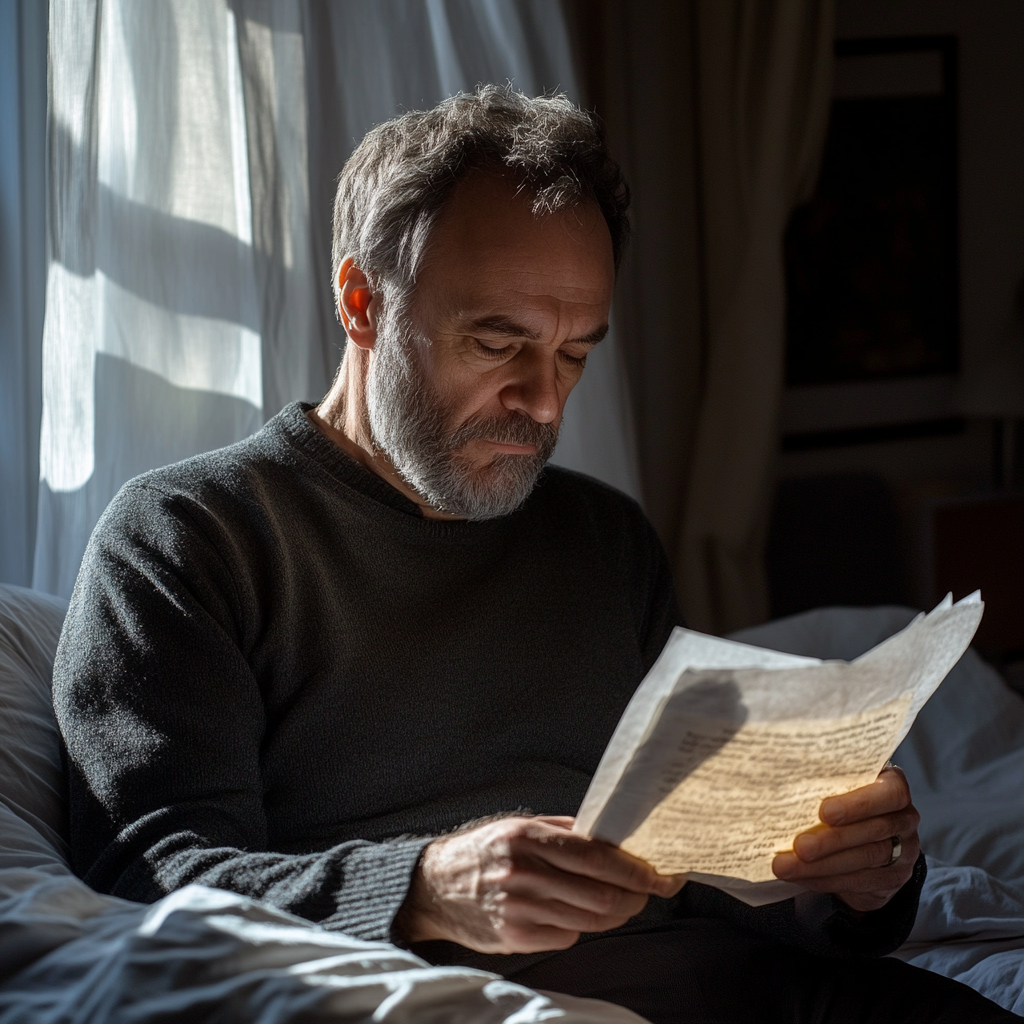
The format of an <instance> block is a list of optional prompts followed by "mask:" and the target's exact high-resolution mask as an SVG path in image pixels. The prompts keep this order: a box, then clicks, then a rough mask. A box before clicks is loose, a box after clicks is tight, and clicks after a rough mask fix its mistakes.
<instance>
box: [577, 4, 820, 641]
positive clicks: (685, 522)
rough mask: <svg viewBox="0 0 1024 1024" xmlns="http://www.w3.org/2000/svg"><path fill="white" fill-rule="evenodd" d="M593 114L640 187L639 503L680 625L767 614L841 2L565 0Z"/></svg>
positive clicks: (635, 250)
mask: <svg viewBox="0 0 1024 1024" xmlns="http://www.w3.org/2000/svg"><path fill="white" fill-rule="evenodd" d="M567 4H568V9H569V11H570V12H571V15H572V18H573V23H574V37H575V39H576V41H577V45H578V53H579V60H580V65H581V68H582V69H583V75H584V80H585V84H586V87H587V95H588V102H590V103H592V104H593V105H594V106H595V107H596V109H597V110H598V112H599V113H600V114H601V116H602V117H603V118H604V120H605V123H606V126H607V131H608V138H609V143H610V148H611V150H612V152H613V154H614V155H615V156H616V157H617V158H618V159H620V160H621V161H622V163H623V164H624V166H625V167H626V170H627V174H628V177H629V181H630V184H631V186H632V190H633V208H632V219H633V225H634V233H633V238H632V241H631V243H630V249H629V252H628V253H627V257H626V260H625V263H624V265H623V268H622V271H621V273H620V275H619V281H618V285H617V290H616V298H615V302H616V307H617V309H618V312H619V326H620V328H621V331H622V337H623V346H624V349H625V352H626V356H627V360H628V363H629V368H630V371H631V385H632V389H633V395H634V399H635V407H636V409H637V412H638V415H637V427H638V442H637V444H638V450H639V455H640V465H641V469H642V473H643V486H644V492H645V497H646V505H647V509H648V512H649V514H650V517H651V519H652V521H653V523H654V526H655V528H656V529H657V531H658V534H659V535H660V537H661V539H662V541H663V542H664V544H665V547H666V549H667V550H668V552H669V555H670V557H671V558H672V560H673V563H674V569H675V578H676V585H677V590H678V592H679V596H680V601H681V604H682V606H683V612H684V614H685V616H686V618H687V620H688V622H689V623H690V625H692V626H693V627H694V628H697V629H702V630H706V631H708V632H713V633H724V632H728V631H729V630H731V629H735V628H739V627H741V626H744V625H750V624H752V623H755V622H760V621H763V619H764V618H765V617H766V616H767V612H768V607H767V600H766V587H765V578H764V569H763V546H764V535H765V532H766V523H767V518H768V511H769V502H770V500H771V496H772V495H771V491H772V483H773V476H774V470H775V458H776V450H777V443H778V426H777V419H778V408H779V402H780V398H781V392H782V386H783V367H784V326H785V325H784V317H785V310H784V287H783V234H784V231H785V226H786V223H787V220H788V218H789V214H790V212H791V210H792V209H793V207H794V206H795V205H797V204H798V203H799V202H800V201H801V200H802V199H803V198H804V197H805V196H806V195H807V193H808V192H809V191H810V189H811V188H812V186H813V184H814V179H815V178H816V175H817V168H818V162H819V158H820V151H821V149H822V146H823V143H824V136H825V131H826V128H827V122H828V114H829V105H830V99H831V96H830V92H831V88H830V87H831V66H832V45H833V21H834V0H678V2H677V3H672V4H665V3H660V2H658V0H636V2H634V3H631V4H629V5H625V4H621V3H618V2H617V0H567Z"/></svg>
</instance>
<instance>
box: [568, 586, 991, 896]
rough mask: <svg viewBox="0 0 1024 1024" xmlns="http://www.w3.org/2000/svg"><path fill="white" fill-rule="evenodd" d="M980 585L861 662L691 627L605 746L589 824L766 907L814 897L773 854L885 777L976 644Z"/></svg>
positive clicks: (586, 830)
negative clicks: (779, 873)
mask: <svg viewBox="0 0 1024 1024" xmlns="http://www.w3.org/2000/svg"><path fill="white" fill-rule="evenodd" d="M983 609H984V605H983V604H982V603H981V599H980V596H979V595H978V594H972V595H971V596H970V597H966V598H964V599H963V600H962V601H960V602H958V603H957V604H955V605H954V604H953V603H952V601H951V600H950V598H948V597H947V598H946V600H945V601H943V602H942V603H941V604H940V605H939V606H938V607H937V608H936V609H935V610H934V611H933V612H930V613H929V614H928V615H920V616H918V618H917V619H915V620H914V622H912V623H911V624H910V625H909V626H907V628H906V629H904V630H903V631H902V632H901V633H897V634H896V635H895V636H893V637H890V638H889V639H888V640H886V641H885V642H884V643H881V644H879V645H878V646H877V647H875V648H874V649H873V650H871V651H868V652H867V654H864V655H861V657H859V658H857V659H856V660H855V661H852V662H844V661H819V660H818V659H816V658H804V657H799V656H797V655H790V654H781V653H779V652H777V651H768V650H763V649H761V648H758V647H750V646H748V645H746V644H740V643H735V642H733V641H730V640H721V639H719V638H717V637H710V636H704V635H703V634H701V633H694V632H692V631H690V630H686V629H676V630H675V631H674V632H673V634H672V636H671V637H670V639H669V641H668V643H667V644H666V645H665V649H664V651H662V653H661V656H660V657H659V658H658V661H657V662H656V663H655V665H654V667H653V668H652V669H651V671H650V672H649V673H648V674H647V677H646V678H645V679H644V681H643V682H642V683H641V684H640V687H639V688H638V689H637V691H636V693H635V694H634V696H633V699H632V700H631V701H630V704H629V706H628V707H627V708H626V711H625V712H624V714H623V716H622V718H621V719H620V721H619V725H618V727H617V728H616V730H615V733H614V735H613V736H612V739H611V742H610V743H609V744H608V747H607V749H606V750H605V753H604V757H603V758H602V760H601V764H600V765H599V766H598V769H597V772H596V774H595V775H594V778H593V780H592V781H591V784H590V789H589V790H588V791H587V795H586V797H585V798H584V800H583V804H582V806H581V807H580V810H579V813H578V815H577V818H576V826H575V828H576V831H578V832H582V833H583V834H584V835H591V836H595V837H596V838H598V839H604V840H607V841H608V842H611V843H615V844H617V845H621V846H622V847H623V849H625V850H628V851H629V852H630V853H633V854H636V856H638V857H641V858H643V859H644V860H646V861H649V862H650V863H651V864H653V865H654V866H655V867H656V868H657V869H658V870H659V871H661V872H663V873H677V872H686V873H687V874H688V875H689V876H690V878H691V879H693V880H695V881H700V882H706V883H708V884H710V885H715V886H717V887H719V888H721V889H724V890H726V891H727V892H730V893H732V895H734V896H736V897H738V898H739V899H742V900H744V901H745V902H747V903H751V904H753V905H755V906H756V905H759V904H763V903H771V902H774V901H776V900H780V899H785V898H787V897H788V896H791V895H793V894H794V893H796V892H799V891H800V888H799V886H796V885H794V884H792V883H789V882H783V881H780V880H778V879H776V878H775V876H774V875H773V874H772V870H771V863H772V860H773V858H774V857H775V854H776V853H778V852H779V851H781V850H789V849H792V846H793V840H794V838H795V837H796V836H797V834H799V833H800V832H804V831H806V830H807V829H809V828H812V827H813V826H814V825H816V824H818V823H819V817H818V811H819V808H820V805H821V801H822V800H823V799H825V798H826V797H829V796H834V795H837V794H840V793H846V792H849V791H850V790H853V789H857V788H858V787H860V786H865V785H867V784H868V783H870V782H872V781H874V779H875V778H876V777H877V776H878V773H879V771H880V770H881V769H882V767H883V766H884V764H885V762H886V760H887V759H888V758H890V757H891V756H892V754H893V752H894V751H895V749H896V747H897V746H898V745H899V744H900V742H902V740H903V738H904V737H905V736H906V734H907V733H908V732H909V730H910V726H911V725H912V724H913V722H914V719H915V718H916V717H917V714H918V712H919V711H920V710H921V708H922V707H923V706H924V704H925V702H926V701H927V700H928V698H929V697H930V696H931V695H932V694H933V693H934V692H935V690H936V689H937V687H938V685H939V683H941V682H942V680H943V679H944V678H945V677H946V675H947V673H948V672H949V670H950V669H951V668H952V667H953V666H954V665H955V664H956V663H957V661H959V659H960V656H961V655H962V654H963V653H964V651H965V650H966V649H967V646H968V644H969V643H970V642H971V639H972V637H973V636H974V633H975V631H976V630H977V628H978V623H979V622H980V621H981V615H982V611H983Z"/></svg>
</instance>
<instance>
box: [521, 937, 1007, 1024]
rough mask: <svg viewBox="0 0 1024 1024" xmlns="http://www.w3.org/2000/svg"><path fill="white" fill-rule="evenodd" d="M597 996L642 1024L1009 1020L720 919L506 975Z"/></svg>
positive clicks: (885, 964)
mask: <svg viewBox="0 0 1024 1024" xmlns="http://www.w3.org/2000/svg"><path fill="white" fill-rule="evenodd" d="M507 977H508V978H509V980H511V981H515V982H518V983H520V984H522V985H526V986H528V987H530V988H540V989H547V990H548V991H551V992H564V993H567V994H568V995H574V996H590V997H592V998H596V999H605V1000H607V1001H608V1002H610V1003H618V1004H619V1005H620V1006H625V1007H628V1008H629V1009H630V1010H633V1011H634V1012H635V1013H638V1014H640V1016H641V1017H646V1018H647V1019H648V1020H649V1021H651V1022H652V1024H684V1022H685V1024H698V1022H701V1024H703V1022H705V1021H706V1022H709V1024H710V1022H715V1024H748V1022H749V1024H760V1022H765V1024H769V1022H770V1024H776V1022H778V1024H783V1022H784V1024H826V1022H827V1024H876V1022H877V1024H883V1022H884V1024H896V1022H899V1024H918V1022H920V1024H926V1022H927V1024H945V1022H949V1024H989V1022H992V1024H995V1022H996V1021H1000V1022H1002V1021H1019V1020H1022V1019H1024V1018H1021V1017H1018V1016H1017V1015H1016V1014H1014V1013H1010V1012H1009V1011H1008V1010H1004V1009H1002V1008H1001V1007H1000V1006H998V1005H997V1004H996V1003H993V1002H991V1001H990V1000H988V999H986V998H985V997H984V996H981V995H979V994H978V993H977V992H975V991H974V989H971V988H968V987H967V986H966V985H961V984H960V983H959V982H957V981H952V980H950V979H949V978H944V977H942V976H941V975H939V974H933V973H932V972H931V971H925V970H922V969H921V968H918V967H912V966H911V965H910V964H905V963H903V962H902V961H900V960H893V959H889V958H882V959H877V960H825V959H822V958H820V957H815V956H811V955H810V954H808V953H804V952H802V951H800V950H797V949H793V948H791V947H787V946H781V945H778V944H773V943H771V942H769V941H767V940H765V939H761V938H758V937H757V936H756V935H752V934H750V933H748V932H744V931H741V930H740V929H738V928H735V927H734V926H732V925H730V924H728V923H726V922H724V921H714V920H707V919H699V918H698V919H694V918H688V919H684V920H681V921H679V922H677V923H673V924H672V925H671V926H669V927H665V928H661V929H658V930H654V931H647V932H642V933H639V934H632V935H613V936H607V937H604V938H595V939H592V940H590V941H588V942H584V943H580V944H578V945H576V946H573V947H572V948H571V949H567V950H565V951H564V952H561V953H556V954H554V955H553V956H550V957H548V958H547V959H546V960H542V961H540V962H539V963H535V964H532V965H530V966H529V967H525V968H523V969H522V970H519V971H516V972H514V973H511V974H509V975H507Z"/></svg>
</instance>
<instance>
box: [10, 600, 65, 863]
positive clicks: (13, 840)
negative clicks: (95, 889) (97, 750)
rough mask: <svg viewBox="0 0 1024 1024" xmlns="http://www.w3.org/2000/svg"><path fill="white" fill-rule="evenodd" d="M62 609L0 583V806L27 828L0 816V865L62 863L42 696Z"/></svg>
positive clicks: (57, 772) (53, 733)
mask: <svg viewBox="0 0 1024 1024" xmlns="http://www.w3.org/2000/svg"><path fill="white" fill-rule="evenodd" d="M67 610H68V603H67V601H65V600H63V599H61V598H59V597H52V596H51V595H49V594H43V593H40V592H38V591H35V590H26V589H25V588H24V587H14V586H8V585H0V803H2V804H3V805H5V807H6V808H7V809H8V810H9V811H10V812H12V813H13V815H14V816H16V817H17V818H19V819H21V821H22V822H23V823H24V824H25V825H27V826H29V828H19V827H17V826H16V825H15V823H14V822H13V821H12V819H11V817H10V816H9V815H7V814H4V815H3V816H0V863H3V862H4V861H7V862H9V861H10V860H11V858H12V857H20V858H21V863H23V864H24V863H26V859H25V858H26V857H28V858H29V862H34V863H40V858H41V859H42V860H52V859H53V858H54V857H56V858H58V859H59V861H61V862H63V863H64V864H67V862H68V852H69V851H68V844H67V832H68V825H67V799H66V795H65V792H66V787H65V782H64V774H63V771H62V769H61V759H60V737H59V733H58V731H57V723H56V721H55V719H54V717H53V702H52V698H51V695H50V684H51V680H52V677H53V657H54V653H55V652H56V650H57V640H58V639H59V638H60V631H61V626H62V625H63V623H64V616H65V615H66V614H67ZM33 833H35V837H38V838H35V837H34V836H33ZM4 866H7V865H6V864H4Z"/></svg>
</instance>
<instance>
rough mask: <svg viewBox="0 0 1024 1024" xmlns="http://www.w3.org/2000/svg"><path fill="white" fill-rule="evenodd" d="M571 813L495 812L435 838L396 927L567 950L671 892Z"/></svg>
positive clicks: (408, 933) (479, 945)
mask: <svg viewBox="0 0 1024 1024" xmlns="http://www.w3.org/2000/svg"><path fill="white" fill-rule="evenodd" d="M572 823H573V819H572V818H556V817H538V818H523V817H516V818H501V819H499V820H497V821H492V822H489V823H487V824H485V825H480V826H478V827H477V828H473V829H469V830H467V831H465V832H457V833H455V834H453V835H450V836H445V837H444V838H441V839H437V840H435V841H434V842H432V843H431V844H430V845H429V846H428V847H426V849H425V850H424V851H423V856H422V857H421V858H420V864H419V867H418V868H417V870H416V874H415V875H414V876H413V883H412V886H411V887H410V889H409V895H408V897H407V898H406V901H405V903H404V904H403V905H402V909H401V911H400V912H399V917H398V919H397V920H396V922H395V923H396V930H397V931H399V932H400V933H401V934H402V937H403V938H404V939H405V940H406V941H408V942H421V941H425V940H429V939H449V940H450V941H452V942H458V943H459V944H460V945H463V946H468V947H469V948H470V949H475V950H477V952H480V953H538V952H542V951H546V950H552V949H567V948H568V947H569V946H571V945H572V944H573V943H574V942H575V941H576V940H577V939H578V938H579V936H580V933H581V932H603V931H607V930H608V929H609V928H617V927H619V925H623V924H625V923H626V922H627V921H628V920H629V919H630V918H631V917H633V915H634V914H638V913H640V911H641V910H643V908H644V905H645V904H646V903H647V897H648V896H649V895H652V894H654V895H658V896H674V895H675V894H676V893H677V892H678V891H679V890H680V889H681V888H682V887H683V884H684V883H685V878H683V877H682V876H669V875H659V874H658V873H657V872H656V871H655V870H654V868H652V867H651V866H650V865H649V864H646V863H645V862H644V861H642V860H638V859H637V858H636V857H633V856H631V855H630V854H628V853H626V852H625V851H623V850H620V849H618V848H617V847H615V846H611V845H609V844H608V843H603V842H601V841H600V840H596V839H586V838H584V837H583V836H579V835H576V834H574V833H573V832H572V831H571V829H572Z"/></svg>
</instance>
